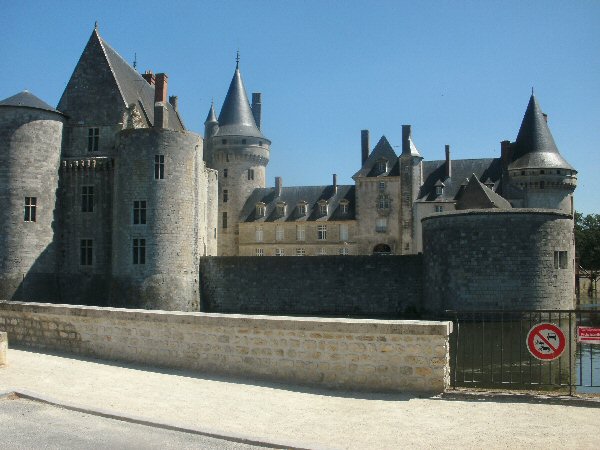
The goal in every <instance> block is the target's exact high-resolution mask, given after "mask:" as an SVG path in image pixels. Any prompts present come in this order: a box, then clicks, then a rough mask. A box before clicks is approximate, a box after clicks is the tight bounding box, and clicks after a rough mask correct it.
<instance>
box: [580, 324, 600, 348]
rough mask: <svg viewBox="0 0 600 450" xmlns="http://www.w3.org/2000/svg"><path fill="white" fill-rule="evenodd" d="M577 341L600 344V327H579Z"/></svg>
mask: <svg viewBox="0 0 600 450" xmlns="http://www.w3.org/2000/svg"><path fill="white" fill-rule="evenodd" d="M577 342H583V343H585V344H600V328H593V327H577Z"/></svg>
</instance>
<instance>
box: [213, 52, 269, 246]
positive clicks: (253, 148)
mask: <svg viewBox="0 0 600 450" xmlns="http://www.w3.org/2000/svg"><path fill="white" fill-rule="evenodd" d="M253 103H254V109H253V108H251V106H250V103H249V102H248V96H247V94H246V89H245V87H244V82H243V80H242V76H241V74H240V69H239V55H238V59H237V64H236V68H235V72H234V74H233V78H232V80H231V83H230V85H229V90H228V91H227V96H226V97H225V101H224V102H223V107H222V108H221V113H220V114H219V119H218V121H216V120H215V117H214V109H212V108H211V111H209V116H208V118H207V121H206V122H205V130H206V137H205V139H206V142H208V146H207V148H208V150H209V152H210V157H209V165H210V167H211V168H213V169H216V170H217V171H218V172H219V214H220V218H219V219H220V221H219V227H218V230H219V237H218V254H219V255H222V256H228V255H237V254H238V238H237V231H238V220H239V214H240V212H241V210H242V208H243V206H244V203H245V201H246V199H247V198H248V197H249V196H250V194H251V193H252V191H253V190H254V189H256V188H264V187H265V186H266V182H265V179H266V166H267V164H268V162H269V148H270V145H271V141H269V140H268V139H267V138H266V137H265V136H264V135H263V134H262V132H261V131H260V129H259V127H258V126H257V124H256V120H255V117H256V118H260V113H261V110H260V108H261V105H262V103H261V98H260V96H259V95H255V96H254V102H253ZM259 120H260V119H259Z"/></svg>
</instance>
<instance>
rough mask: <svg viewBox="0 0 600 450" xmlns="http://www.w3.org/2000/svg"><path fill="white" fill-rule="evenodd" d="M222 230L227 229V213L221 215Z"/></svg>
mask: <svg viewBox="0 0 600 450" xmlns="http://www.w3.org/2000/svg"><path fill="white" fill-rule="evenodd" d="M222 217H223V228H227V213H226V212H224V213H223V216H222Z"/></svg>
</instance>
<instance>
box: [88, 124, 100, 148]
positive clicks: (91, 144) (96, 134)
mask: <svg viewBox="0 0 600 450" xmlns="http://www.w3.org/2000/svg"><path fill="white" fill-rule="evenodd" d="M99 141H100V128H88V152H97V151H98V144H99Z"/></svg>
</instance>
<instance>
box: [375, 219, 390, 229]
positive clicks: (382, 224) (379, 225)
mask: <svg viewBox="0 0 600 450" xmlns="http://www.w3.org/2000/svg"><path fill="white" fill-rule="evenodd" d="M375 231H376V232H378V233H385V232H386V231H387V217H378V218H377V221H376V222H375Z"/></svg>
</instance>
